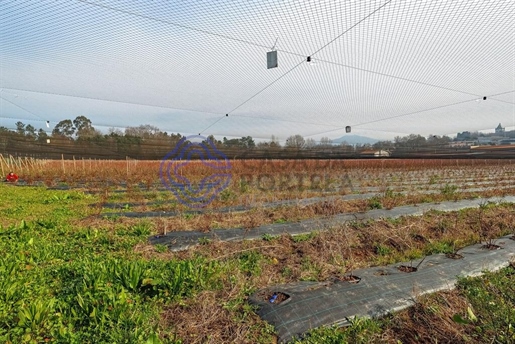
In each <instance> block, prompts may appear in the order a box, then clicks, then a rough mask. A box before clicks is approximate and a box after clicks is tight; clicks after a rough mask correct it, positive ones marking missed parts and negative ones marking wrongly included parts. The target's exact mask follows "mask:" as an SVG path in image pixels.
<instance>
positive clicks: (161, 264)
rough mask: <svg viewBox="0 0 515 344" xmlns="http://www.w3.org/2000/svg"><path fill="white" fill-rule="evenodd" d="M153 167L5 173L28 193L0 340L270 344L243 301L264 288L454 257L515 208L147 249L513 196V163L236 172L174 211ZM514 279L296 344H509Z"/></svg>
mask: <svg viewBox="0 0 515 344" xmlns="http://www.w3.org/2000/svg"><path fill="white" fill-rule="evenodd" d="M159 167H160V162H159V161H128V160H127V161H91V160H76V161H74V160H72V161H37V160H30V159H25V160H21V159H20V160H16V159H4V160H2V166H1V168H2V172H4V173H6V171H8V170H15V171H16V172H17V173H18V174H19V175H20V182H19V183H18V184H19V185H10V184H6V183H4V184H3V185H0V199H1V200H2V202H1V204H0V225H1V230H0V250H1V251H2V252H3V254H2V256H1V257H0V274H1V276H0V277H1V279H0V284H1V285H0V324H1V325H0V341H2V342H10V343H40V342H55V343H224V342H235V343H275V342H276V341H277V338H276V335H275V333H274V329H273V327H271V326H270V325H269V324H267V323H266V322H264V321H263V320H261V319H260V318H259V317H258V316H257V315H256V313H255V309H253V307H252V306H251V305H250V304H249V303H248V302H247V299H248V297H249V295H251V294H252V293H254V292H255V291H257V290H259V289H261V288H265V287H268V286H271V285H275V284H283V283H290V282H297V281H325V280H328V279H330V278H331V277H334V276H338V275H342V274H348V273H349V272H351V271H352V270H353V269H358V268H366V267H372V266H382V265H386V264H392V263H396V262H402V261H410V260H413V259H418V258H421V257H424V256H426V255H430V254H436V253H456V252H458V251H459V249H460V248H463V247H465V246H467V245H472V244H476V243H488V242H495V238H499V237H501V236H504V235H508V234H513V233H515V228H514V223H515V206H514V205H513V204H511V203H506V202H499V203H488V202H486V201H485V202H484V203H482V204H481V206H480V207H477V208H470V209H464V210H460V211H453V212H438V211H428V212H427V213H425V214H424V215H422V216H408V217H401V218H396V219H388V218H385V219H380V220H376V221H354V222H349V223H341V224H335V225H333V226H331V228H313V232H312V233H310V234H304V235H299V236H290V235H286V234H283V235H280V236H263V238H262V239H261V240H239V241H231V242H223V241H218V240H203V241H199V242H198V245H196V246H194V247H191V248H189V249H188V250H184V251H178V252H171V251H169V250H168V247H167V246H166V245H151V244H149V237H154V236H156V235H164V234H166V233H169V232H176V231H184V232H190V231H203V232H209V231H212V230H215V229H216V230H223V229H231V228H243V229H245V230H247V231H252V230H253V229H255V228H257V227H259V226H262V225H274V224H284V223H290V222H299V221H304V220H308V219H324V218H330V217H332V216H335V215H338V214H343V213H355V212H366V211H369V210H373V209H393V208H396V207H399V206H403V205H417V204H427V203H439V202H444V201H459V200H464V199H486V198H489V197H494V196H496V197H504V196H508V195H510V196H513V195H515V184H514V181H515V160H488V159H485V160H429V159H425V160H352V161H336V160H326V161H316V160H295V161H294V160H291V161H288V160H285V161H273V160H269V161H258V160H247V161H237V160H236V161H231V170H230V172H231V179H230V182H229V184H228V187H227V188H225V189H224V190H222V191H221V192H219V193H217V194H216V197H214V198H213V200H212V202H210V203H209V204H208V205H207V206H206V207H203V208H195V207H193V208H192V207H191V204H185V203H184V202H180V201H178V199H177V197H176V195H175V194H174V193H173V192H172V190H169V189H167V188H166V187H165V185H163V183H162V181H161V179H160V175H159ZM181 173H182V175H183V176H187V178H189V179H190V180H192V181H196V182H198V181H200V180H202V178H205V177H206V176H209V174H210V173H211V171H209V169H207V168H205V166H204V165H202V164H200V163H198V162H192V163H190V164H189V165H188V166H186V167H185V168H184V169H183V170H182V172H181ZM242 239H243V238H242ZM513 276H515V269H514V267H512V266H509V267H507V268H505V269H503V270H501V271H499V272H496V273H487V274H486V275H484V276H483V277H477V278H474V279H472V278H470V279H463V280H460V282H459V283H458V287H457V288H456V289H455V290H452V291H448V292H441V293H436V294H433V295H429V296H422V297H420V298H418V299H417V302H416V304H415V306H414V307H412V308H409V309H407V310H404V311H401V312H399V313H395V314H392V315H388V316H386V317H385V318H382V319H355V320H354V321H353V322H352V325H351V326H350V327H348V328H345V329H337V328H327V329H316V330H314V331H313V332H311V333H310V334H308V335H307V336H305V337H304V338H302V339H298V340H295V342H296V343H321V342H324V343H331V342H334V343H341V342H350V343H358V342H362V343H368V342H377V343H383V342H386V343H398V342H399V341H400V342H403V343H411V342H434V340H437V341H438V342H470V343H483V342H492V341H494V342H495V341H497V342H506V343H508V342H513V341H515V330H514V329H513V327H514V326H515V312H514V310H513V309H514V308H515V307H514V301H515V299H514V298H513V297H512V296H511V295H513V294H514V293H513V291H514V290H513V285H514V283H513V282H514V277H513ZM485 281H488V283H486V282H485ZM485 305H486V306H485Z"/></svg>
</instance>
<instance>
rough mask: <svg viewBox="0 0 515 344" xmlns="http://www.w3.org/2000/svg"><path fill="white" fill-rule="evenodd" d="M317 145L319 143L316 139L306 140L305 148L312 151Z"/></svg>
mask: <svg viewBox="0 0 515 344" xmlns="http://www.w3.org/2000/svg"><path fill="white" fill-rule="evenodd" d="M316 145H317V142H316V141H315V140H314V139H312V138H308V139H306V142H305V143H304V148H308V149H311V148H315V146H316Z"/></svg>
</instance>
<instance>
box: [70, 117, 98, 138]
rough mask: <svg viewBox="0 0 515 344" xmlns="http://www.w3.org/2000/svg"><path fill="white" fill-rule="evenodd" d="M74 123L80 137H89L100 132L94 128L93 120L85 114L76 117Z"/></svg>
mask: <svg viewBox="0 0 515 344" xmlns="http://www.w3.org/2000/svg"><path fill="white" fill-rule="evenodd" d="M73 125H74V126H75V130H76V131H75V133H76V135H77V137H78V138H87V137H92V136H95V135H97V134H98V132H97V131H96V130H95V129H94V128H93V125H92V123H91V120H90V119H89V118H87V117H85V116H77V117H75V119H74V120H73Z"/></svg>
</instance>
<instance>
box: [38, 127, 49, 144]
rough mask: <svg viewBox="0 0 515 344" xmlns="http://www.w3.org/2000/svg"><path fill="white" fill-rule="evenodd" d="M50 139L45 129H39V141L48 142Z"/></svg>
mask: <svg viewBox="0 0 515 344" xmlns="http://www.w3.org/2000/svg"><path fill="white" fill-rule="evenodd" d="M47 139H48V134H47V133H46V131H44V130H43V129H39V130H38V141H39V142H46V140H47Z"/></svg>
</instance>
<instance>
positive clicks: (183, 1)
mask: <svg viewBox="0 0 515 344" xmlns="http://www.w3.org/2000/svg"><path fill="white" fill-rule="evenodd" d="M272 50H276V51H277V54H278V61H279V65H278V67H277V68H273V69H267V65H266V53H267V52H269V51H272ZM307 56H311V62H307ZM483 97H487V98H486V100H483ZM80 115H84V116H86V117H88V118H90V119H91V120H92V122H93V125H94V126H95V127H96V128H97V129H100V130H101V131H104V132H107V130H108V128H111V127H112V128H117V129H121V130H123V129H124V128H125V127H127V126H137V125H140V124H151V125H155V126H157V127H159V128H161V130H163V131H167V132H169V133H181V134H183V135H191V134H194V135H196V134H201V135H203V136H208V135H214V136H215V137H217V138H222V137H228V138H229V137H241V136H252V137H254V138H256V139H258V140H260V139H261V140H269V139H270V138H271V136H272V135H274V136H275V137H276V138H279V139H280V140H282V141H284V140H285V139H286V138H287V137H288V136H290V135H295V134H300V135H302V136H304V137H306V138H313V139H315V140H319V139H320V138H322V137H329V138H332V139H336V138H340V137H342V136H345V135H346V134H345V127H346V126H351V127H352V134H353V135H362V136H367V137H372V138H376V139H393V138H394V137H395V136H405V135H408V134H411V133H415V134H421V135H425V136H428V135H430V134H431V135H455V134H456V133H457V132H461V131H465V130H467V131H476V130H477V131H487V132H493V129H494V128H495V127H496V126H497V125H498V124H499V123H501V124H502V125H503V126H504V127H506V129H507V130H511V129H515V1H513V0H497V1H479V0H453V1H451V0H439V1H426V0H420V1H415V0H383V1H376V0H360V1H358V0H346V1H345V0H339V1H324V0H320V1H300V0H271V1H254V0H248V1H225V0H220V1H202V0H200V1H199V0H176V1H173V0H169V1H157V0H154V1H145V0H141V1H139V0H131V1H122V0H73V1H72V0H69V1H67V0H63V1H46V0H29V1H23V0H2V1H0V126H5V127H8V128H14V123H16V122H17V121H22V122H23V123H25V124H32V125H33V126H35V127H36V128H43V129H45V130H48V131H51V129H52V128H53V127H54V126H55V124H57V123H58V122H59V121H60V120H63V119H74V118H75V117H77V116H80ZM46 121H49V122H50V128H46V125H45V123H46Z"/></svg>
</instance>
